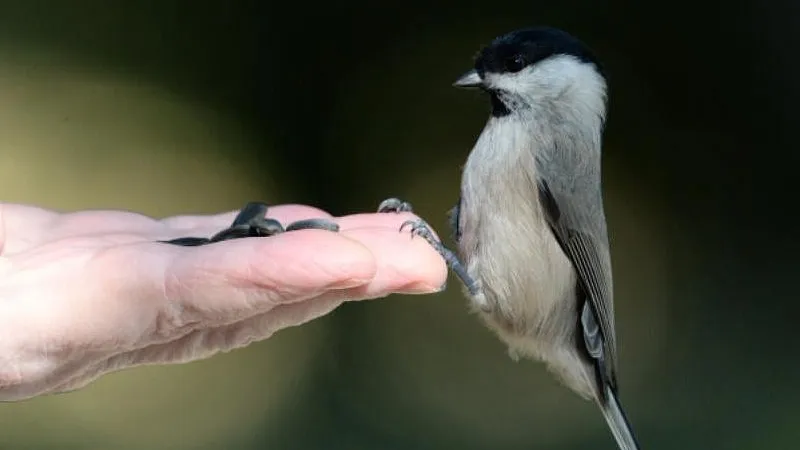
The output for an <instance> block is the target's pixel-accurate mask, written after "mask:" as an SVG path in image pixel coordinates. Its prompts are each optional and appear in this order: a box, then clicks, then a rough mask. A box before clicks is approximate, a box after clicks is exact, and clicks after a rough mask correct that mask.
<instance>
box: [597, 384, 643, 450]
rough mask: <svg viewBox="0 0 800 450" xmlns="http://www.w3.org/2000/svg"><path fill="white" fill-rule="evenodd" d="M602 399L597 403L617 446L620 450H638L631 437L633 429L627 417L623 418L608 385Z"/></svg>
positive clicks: (614, 395)
mask: <svg viewBox="0 0 800 450" xmlns="http://www.w3.org/2000/svg"><path fill="white" fill-rule="evenodd" d="M604 397H605V398H603V399H602V400H600V401H599V402H598V403H599V404H600V409H601V410H602V411H603V417H605V419H606V422H607V423H608V427H609V428H611V434H613V435H614V439H615V440H616V441H617V445H618V446H619V448H620V449H621V450H639V443H638V442H637V441H636V437H635V436H634V435H633V429H632V428H631V425H630V423H629V422H628V419H627V417H625V411H623V410H622V406H621V405H620V404H619V401H618V400H617V396H616V394H614V390H613V389H611V387H610V386H608V385H606V386H605V396H604Z"/></svg>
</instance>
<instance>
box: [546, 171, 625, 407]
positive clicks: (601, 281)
mask: <svg viewBox="0 0 800 450" xmlns="http://www.w3.org/2000/svg"><path fill="white" fill-rule="evenodd" d="M537 185H538V191H539V199H540V201H541V204H542V205H543V207H544V208H543V209H544V211H545V215H546V218H547V222H548V224H549V225H550V228H551V229H552V231H553V234H554V235H555V237H556V239H557V240H558V242H559V244H560V245H561V248H562V249H563V250H564V253H566V255H567V257H568V258H569V260H570V261H571V262H572V264H573V266H574V268H575V271H576V273H577V274H578V279H579V288H580V289H579V292H581V293H582V295H583V296H585V298H586V301H585V302H584V304H583V305H579V306H580V307H581V325H582V328H583V336H584V342H585V345H586V350H587V352H588V353H589V355H590V356H591V357H592V359H594V361H595V362H596V364H597V369H598V372H599V375H600V377H601V378H602V381H603V382H605V383H607V384H608V385H609V386H610V387H611V388H612V389H614V390H616V386H617V381H616V367H617V365H616V361H617V348H616V338H615V332H614V304H613V297H612V294H613V293H612V282H611V265H610V261H609V254H608V249H607V244H606V243H605V242H602V241H599V238H603V239H605V226H604V225H603V226H602V227H596V226H587V225H591V224H585V223H582V221H583V220H586V219H585V217H586V215H585V214H580V213H579V211H575V210H574V209H575V208H576V206H575V205H574V204H573V203H572V202H570V201H569V200H568V198H567V197H566V193H560V192H553V191H551V189H550V186H548V184H547V182H546V180H544V179H541V178H540V179H538V180H537ZM584 206H585V205H584ZM597 207H602V205H597ZM595 219H597V220H605V219H603V217H602V215H599V217H596V218H595ZM598 230H602V233H603V236H601V237H599V236H597V235H596V233H597V232H598ZM600 393H601V395H602V393H603V390H601V391H600Z"/></svg>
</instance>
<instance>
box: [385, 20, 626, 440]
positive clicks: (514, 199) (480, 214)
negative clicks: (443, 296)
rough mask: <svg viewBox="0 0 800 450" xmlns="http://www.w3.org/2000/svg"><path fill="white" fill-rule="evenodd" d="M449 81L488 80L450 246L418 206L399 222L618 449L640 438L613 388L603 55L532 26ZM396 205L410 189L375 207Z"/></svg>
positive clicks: (400, 207)
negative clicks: (594, 413)
mask: <svg viewBox="0 0 800 450" xmlns="http://www.w3.org/2000/svg"><path fill="white" fill-rule="evenodd" d="M453 85H454V86H455V87H458V88H470V89H478V90H480V91H482V92H483V93H484V94H485V95H487V96H488V99H489V106H490V107H489V117H488V119H487V122H486V124H485V126H484V128H483V130H482V132H481V133H480V136H479V137H478V138H477V141H476V142H475V145H474V147H473V148H472V151H471V152H470V153H469V156H468V158H467V161H466V164H465V165H464V167H463V170H462V177H461V186H460V195H459V199H458V202H457V204H456V206H455V208H453V210H452V211H451V213H450V218H451V226H452V228H453V240H454V241H455V242H456V244H457V251H453V250H450V249H449V248H447V247H445V246H444V244H442V243H441V241H439V239H438V238H437V237H436V236H435V234H434V233H433V231H432V230H431V228H430V226H429V225H428V224H427V222H425V220H424V219H422V218H418V219H414V220H409V221H407V222H405V223H403V225H402V226H401V227H400V230H401V231H403V230H404V229H405V228H407V227H410V229H411V236H412V237H414V236H419V237H422V238H424V239H425V240H426V241H428V242H429V243H430V244H431V245H432V246H433V247H434V248H435V249H436V250H437V251H438V252H439V254H441V255H442V257H443V258H444V259H445V261H446V262H447V265H448V267H449V268H450V269H451V270H452V271H453V272H454V273H455V274H456V275H457V276H458V278H459V279H460V280H461V282H462V283H463V284H464V291H465V293H466V296H467V297H468V298H469V300H470V303H471V305H472V307H473V310H475V311H476V312H477V314H478V315H479V316H480V317H481V318H482V320H483V322H484V323H485V324H486V325H487V326H488V328H490V329H491V330H493V331H494V333H495V334H496V335H497V336H498V337H499V338H500V339H501V340H502V341H503V342H504V343H505V344H506V345H507V346H508V350H509V354H510V355H511V356H512V358H515V359H516V358H520V357H523V358H529V359H533V360H538V361H541V362H543V363H544V364H545V365H546V366H547V368H548V369H549V370H550V372H551V373H552V374H554V375H555V376H556V378H557V379H558V380H560V381H561V382H562V383H563V384H564V385H566V386H567V387H569V388H570V389H572V390H573V391H574V392H576V393H577V394H578V395H580V396H581V397H583V398H585V399H587V400H592V401H594V402H596V404H597V405H598V406H599V408H600V410H601V411H602V414H603V416H604V418H605V420H606V422H607V424H608V426H609V428H610V431H611V433H612V435H613V437H614V439H615V441H616V443H617V446H618V447H619V448H620V449H622V450H638V449H639V443H638V441H637V438H636V437H635V435H634V433H633V429H632V427H631V425H630V422H629V421H628V419H627V416H626V414H625V412H624V410H623V407H622V405H621V403H620V401H619V394H618V392H619V384H618V376H617V371H618V363H617V359H618V358H617V340H616V334H615V321H614V302H613V280H612V267H611V257H610V248H609V239H608V229H607V228H608V227H607V224H606V217H605V211H604V206H603V196H602V192H601V187H602V186H601V185H602V180H601V178H602V177H601V150H602V140H603V134H604V131H605V123H606V110H607V103H608V82H607V75H606V72H605V69H604V68H603V65H602V64H601V63H600V61H599V60H598V58H597V57H596V55H595V53H594V52H593V51H592V50H591V49H590V48H589V47H588V46H587V45H586V44H584V43H583V42H582V41H580V40H579V39H578V38H576V37H574V36H572V35H570V34H569V33H567V32H566V31H563V30H560V29H557V28H553V27H546V26H540V27H530V28H524V29H520V30H515V31H512V32H509V33H506V34H504V35H501V36H499V37H497V38H495V39H494V40H492V41H491V43H490V44H488V45H486V46H485V47H483V48H482V49H481V50H480V51H479V52H478V54H477V56H476V57H475V59H474V67H473V68H472V69H471V70H469V71H468V72H466V73H465V74H464V75H462V76H461V77H459V78H458V79H457V80H456V81H455V83H453ZM402 211H412V212H413V208H412V206H411V203H409V202H406V201H403V200H400V199H398V198H394V197H392V198H388V199H386V200H384V201H383V202H382V203H381V204H380V205H379V207H378V212H380V213H392V212H395V213H396V212H402Z"/></svg>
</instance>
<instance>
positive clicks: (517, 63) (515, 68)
mask: <svg viewBox="0 0 800 450" xmlns="http://www.w3.org/2000/svg"><path fill="white" fill-rule="evenodd" d="M505 65H506V72H510V73H515V72H519V71H520V70H522V69H523V68H524V67H525V65H526V64H525V58H524V57H523V56H522V55H520V54H516V55H514V56H512V57H510V58H508V59H507V60H506V64H505Z"/></svg>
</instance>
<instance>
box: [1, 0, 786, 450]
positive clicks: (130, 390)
mask: <svg viewBox="0 0 800 450" xmlns="http://www.w3.org/2000/svg"><path fill="white" fill-rule="evenodd" d="M797 5H798V4H797V3H796V2H794V3H792V2H789V1H785V2H782V1H775V2H769V5H767V4H766V3H763V2H759V1H756V0H746V1H744V2H738V3H731V2H696V1H691V2H690V1H686V0H677V1H672V2H623V1H617V2H603V1H578V0H568V1H562V2H542V1H530V0H528V1H522V0H518V1H496V2H488V3H487V2H471V3H470V2H464V1H461V2H448V1H443V2H439V3H436V4H434V3H430V2H413V1H412V2H395V3H391V4H374V3H372V2H367V1H363V0H359V1H354V2H348V3H347V4H346V5H345V4H335V3H333V2H329V3H319V4H313V3H308V4H307V3H303V2H273V3H258V2H245V1H238V2H237V1H231V2H222V1H218V2H211V1H203V0H201V1H178V0H164V1H160V2H155V1H138V2H122V1H106V2H103V1H96V0H73V1H69V2H67V1H63V2H62V1H55V0H52V1H33V0H31V1H27V2H22V1H17V2H14V1H7V0H0V188H1V189H2V192H3V195H2V198H0V200H2V201H7V202H22V203H32V204H36V205H40V206H44V207H51V208H57V209H64V210H75V209H84V208H114V209H130V210H135V211H138V212H142V213H146V214H150V215H154V216H166V215H171V214H182V213H212V212H219V211H223V210H230V209H236V208H238V207H240V206H241V205H243V204H244V203H245V202H247V201H249V200H257V199H260V200H264V201H267V202H270V203H284V202H301V203H309V204H314V205H317V206H320V207H322V208H325V209H327V210H329V211H331V212H333V213H335V214H347V213H352V212H359V211H370V210H373V209H374V208H375V206H376V205H377V204H378V202H380V201H381V200H382V199H384V198H385V197H387V196H392V195H395V196H400V197H403V198H405V199H408V200H410V201H412V202H413V203H414V205H415V207H416V210H417V212H418V213H419V214H420V215H422V216H423V217H426V218H427V219H428V220H429V221H430V222H431V223H432V224H433V225H434V226H435V227H436V228H437V229H439V230H440V232H442V231H446V223H447V222H446V214H445V212H446V211H447V210H448V209H449V208H451V207H452V206H453V204H454V202H455V201H456V199H457V194H458V183H459V174H460V168H461V164H462V163H463V161H464V158H465V157H466V155H467V153H468V151H469V149H470V148H471V146H472V143H473V142H474V139H475V138H476V136H477V135H478V133H479V132H480V131H481V128H482V125H483V122H484V121H485V119H486V117H487V108H488V106H487V104H486V102H485V99H483V98H481V97H480V96H479V95H477V94H472V93H469V92H463V91H457V90H455V89H452V88H451V87H450V83H451V82H452V81H453V80H454V79H455V77H456V76H458V75H460V74H461V73H462V72H463V71H465V70H467V69H469V68H470V66H471V58H472V56H473V55H474V53H475V52H476V51H477V50H478V49H479V48H480V47H481V46H482V45H484V44H486V43H488V42H489V41H490V40H491V39H492V38H493V37H494V36H496V35H499V34H502V33H505V32H507V31H510V30H512V29H515V28H519V27H523V26H528V25H537V24H549V25H554V26H558V27H562V28H565V29H566V30H568V31H570V32H571V33H573V34H575V35H577V36H579V37H580V38H581V39H583V40H584V41H586V42H587V43H588V44H589V45H591V46H592V47H594V48H595V50H596V51H597V53H598V54H599V56H600V57H601V59H602V60H603V61H604V62H605V64H606V65H607V69H608V70H609V72H610V75H611V81H610V82H611V105H610V112H609V123H608V129H607V133H606V139H605V143H606V144H605V148H604V151H605V158H604V164H605V166H604V179H605V185H604V186H605V198H606V204H607V214H608V216H609V225H610V233H611V241H612V254H613V261H614V267H615V288H616V305H617V306H616V309H617V314H618V317H617V324H618V333H619V341H620V354H621V364H622V367H621V370H620V373H621V374H620V376H621V380H620V383H621V395H622V399H623V401H624V403H625V404H626V406H627V408H628V414H629V416H630V418H631V419H632V421H633V424H634V426H635V428H636V430H637V433H638V434H639V437H640V440H641V442H642V445H643V448H644V449H648V450H656V449H664V450H666V449H681V450H689V449H758V450H762V449H785V448H793V447H796V445H797V442H798V440H800V428H799V427H798V424H800V412H798V408H797V404H798V401H799V400H800V391H799V390H798V388H797V387H796V382H797V380H798V378H799V376H800V363H798V361H797V358H795V357H794V353H795V352H796V347H797V344H798V339H797V335H796V333H795V332H794V330H793V329H794V328H796V322H797V319H796V317H797V315H796V312H797V311H798V308H797V302H796V298H797V289H796V287H795V283H794V281H795V278H796V276H797V275H796V273H795V272H796V268H797V262H796V254H797V250H798V249H797V247H798V244H797V236H798V234H797V228H798V226H797V225H796V222H797V221H796V220H795V219H794V214H795V209H796V207H795V204H796V203H797V200H796V195H795V192H796V189H797V186H798V178H797V172H796V167H797V163H798V158H799V156H798V154H800V151H798V150H800V149H798V146H797V144H796V142H795V140H794V136H795V134H796V133H795V128H796V122H797V120H798V116H797V114H796V111H795V108H794V106H795V105H796V104H797V101H798V94H800V88H798V84H797V81H796V80H798V79H800V78H799V77H800V73H799V72H800V71H798V65H797V61H796V59H797V58H796V55H797V48H798V45H800V31H799V30H800V27H798V26H797V24H796V21H797V17H800V15H799V14H800V10H799V9H800V8H798V6H797ZM443 234H446V233H443ZM450 287H451V289H449V291H448V292H446V293H442V294H439V295H434V296H424V297H401V296H395V297H391V298H388V299H383V300H379V301H373V302H360V303H355V304H347V305H344V306H343V307H341V308H340V309H338V310H337V311H335V312H334V313H333V314H331V315H329V316H327V317H324V318H321V319H318V320H316V321H314V322H312V323H310V324H307V325H305V326H302V327H299V328H294V329H289V330H286V331H282V332H280V333H278V334H277V335H275V336H274V337H272V338H271V339H269V340H268V341H265V342H262V343H258V344H254V345H252V346H250V347H248V348H246V349H243V350H239V351H236V352H233V353H231V354H225V355H220V356H217V357H214V358H212V359H210V360H207V361H201V362H197V363H193V364H186V365H182V366H168V367H147V368H140V369H135V370H129V371H125V372H121V373H117V374H113V375H110V376H107V377H104V378H102V379H101V380H100V381H98V382H96V383H94V384H92V385H91V386H90V387H88V388H86V389H83V390H81V391H78V392H75V393H71V394H66V395H60V396H53V397H44V398H38V399H35V400H32V401H28V402H22V403H11V404H3V405H0V424H2V426H0V430H2V432H0V448H2V449H52V448H59V449H109V448H120V449H161V448H164V449H167V448H169V449H222V448H225V449H261V448H269V449H287V450H295V449H296V450H306V449H331V450H336V449H348V450H349V449H353V450H360V449H365V450H366V449H370V450H371V449H389V450H395V449H396V450H406V449H421V450H425V449H431V450H433V449H436V450H439V449H443V450H444V449H459V450H471V449H475V450H478V449H480V450H484V449H497V450H523V449H524V450H527V449H534V448H548V449H564V450H582V449H609V450H611V449H614V448H615V447H614V444H613V441H612V439H611V437H610V434H609V432H608V431H607V430H606V427H605V424H604V422H603V420H602V417H601V416H600V414H599V412H597V411H596V410H595V407H594V405H592V404H590V403H587V402H584V401H582V400H580V399H578V398H577V397H576V396H575V395H573V394H572V393H570V392H568V391H567V390H566V389H565V388H563V387H561V386H559V385H558V384H556V382H555V381H553V380H552V378H551V377H550V376H549V374H547V373H546V372H545V371H544V369H543V368H542V366H541V365H539V364H535V363H532V362H520V363H514V362H512V361H511V360H510V359H509V358H508V357H507V355H506V352H505V349H504V347H503V346H502V345H501V344H500V343H499V342H498V341H497V340H496V339H495V338H494V337H493V336H492V335H491V334H490V333H489V332H488V331H487V330H485V329H484V328H483V327H482V326H481V325H480V323H479V322H478V320H477V319H476V318H475V317H472V316H470V315H469V314H468V312H467V308H466V301H465V300H464V299H463V297H462V296H461V294H460V290H459V289H458V286H457V285H456V284H455V281H453V282H451V285H450Z"/></svg>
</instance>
